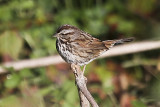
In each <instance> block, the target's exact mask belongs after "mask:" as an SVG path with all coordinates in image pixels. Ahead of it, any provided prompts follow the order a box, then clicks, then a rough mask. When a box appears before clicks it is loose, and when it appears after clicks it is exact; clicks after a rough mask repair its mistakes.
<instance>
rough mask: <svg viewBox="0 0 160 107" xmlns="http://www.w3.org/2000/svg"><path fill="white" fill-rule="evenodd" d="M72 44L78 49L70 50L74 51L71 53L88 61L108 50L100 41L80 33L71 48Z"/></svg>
mask: <svg viewBox="0 0 160 107" xmlns="http://www.w3.org/2000/svg"><path fill="white" fill-rule="evenodd" d="M86 35H87V36H86ZM73 44H74V46H75V47H78V48H76V49H77V50H76V49H75V48H72V49H75V50H73V51H72V52H74V53H75V54H77V55H79V56H81V57H85V58H89V59H92V58H95V57H97V56H99V55H100V53H101V52H103V51H106V50H108V48H107V47H106V46H105V44H104V43H103V42H102V41H100V40H99V39H96V38H94V37H92V36H91V35H89V34H87V33H81V35H79V37H78V38H76V39H75V40H74V43H72V46H73Z"/></svg>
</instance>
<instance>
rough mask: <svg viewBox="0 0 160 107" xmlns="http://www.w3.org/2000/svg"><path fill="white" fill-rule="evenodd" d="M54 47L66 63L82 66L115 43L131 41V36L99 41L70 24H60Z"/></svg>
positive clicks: (55, 35)
mask: <svg viewBox="0 0 160 107" xmlns="http://www.w3.org/2000/svg"><path fill="white" fill-rule="evenodd" d="M53 37H56V38H57V40H56V49H57V51H58V53H59V54H60V56H61V57H62V59H64V60H65V61H66V62H67V63H70V64H76V65H79V66H84V67H83V72H84V71H85V67H86V65H87V64H88V63H90V62H91V61H93V60H94V59H96V58H97V57H98V56H100V55H102V54H103V53H104V52H106V51H107V50H109V49H110V48H112V47H113V46H115V45H118V44H123V43H126V42H131V41H133V40H134V38H133V37H130V38H124V39H117V40H104V41H101V40H99V39H97V38H95V37H93V36H91V35H90V34H89V33H87V32H85V31H82V30H80V29H79V28H78V27H75V26H72V25H68V24H65V25H62V26H60V27H59V28H58V29H57V31H56V33H55V34H54V35H53Z"/></svg>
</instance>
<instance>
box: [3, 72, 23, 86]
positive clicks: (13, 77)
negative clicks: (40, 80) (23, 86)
mask: <svg viewBox="0 0 160 107" xmlns="http://www.w3.org/2000/svg"><path fill="white" fill-rule="evenodd" d="M20 80H21V79H20V76H18V75H17V74H8V75H7V80H6V81H5V83H4V85H5V87H6V88H10V89H11V88H16V87H17V86H18V85H19V83H20Z"/></svg>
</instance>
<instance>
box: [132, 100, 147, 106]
mask: <svg viewBox="0 0 160 107" xmlns="http://www.w3.org/2000/svg"><path fill="white" fill-rule="evenodd" d="M132 105H133V107H147V106H146V105H145V104H144V103H143V102H142V101H137V100H135V101H132Z"/></svg>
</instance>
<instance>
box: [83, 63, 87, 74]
mask: <svg viewBox="0 0 160 107" xmlns="http://www.w3.org/2000/svg"><path fill="white" fill-rule="evenodd" d="M85 69H86V65H84V66H83V71H82V73H83V74H84V71H85Z"/></svg>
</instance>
